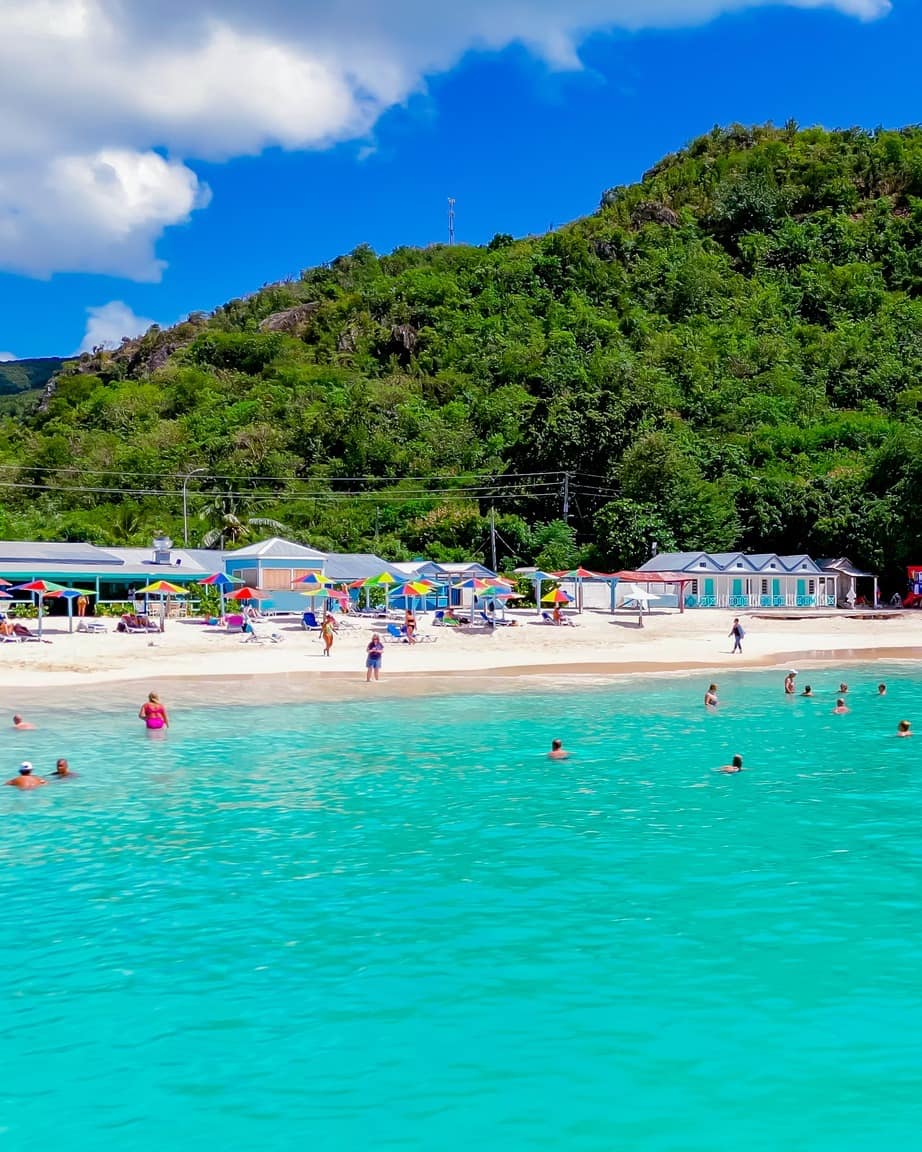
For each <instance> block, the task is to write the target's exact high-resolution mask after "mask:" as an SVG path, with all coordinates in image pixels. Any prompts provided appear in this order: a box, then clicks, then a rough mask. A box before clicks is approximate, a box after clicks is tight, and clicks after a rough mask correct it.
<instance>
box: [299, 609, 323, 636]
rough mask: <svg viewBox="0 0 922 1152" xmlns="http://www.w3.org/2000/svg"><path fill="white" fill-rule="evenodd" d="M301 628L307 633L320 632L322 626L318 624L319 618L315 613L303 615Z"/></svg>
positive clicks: (304, 613)
mask: <svg viewBox="0 0 922 1152" xmlns="http://www.w3.org/2000/svg"><path fill="white" fill-rule="evenodd" d="M301 627H302V628H303V629H304V631H305V632H319V631H320V625H319V624H318V623H317V617H316V615H315V614H314V613H313V612H302V613H301Z"/></svg>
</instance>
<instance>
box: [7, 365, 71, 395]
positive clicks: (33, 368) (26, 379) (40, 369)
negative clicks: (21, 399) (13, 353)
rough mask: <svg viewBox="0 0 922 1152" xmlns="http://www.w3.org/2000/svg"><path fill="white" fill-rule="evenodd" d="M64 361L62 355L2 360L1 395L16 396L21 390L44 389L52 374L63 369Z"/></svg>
mask: <svg viewBox="0 0 922 1152" xmlns="http://www.w3.org/2000/svg"><path fill="white" fill-rule="evenodd" d="M63 363H64V360H63V358H62V357H60V356H40V357H36V358H35V359H32V360H3V361H0V396H16V395H18V394H19V393H20V392H33V391H38V390H40V389H43V388H44V387H45V385H46V384H47V383H48V381H49V380H50V379H51V378H52V376H54V375H55V373H57V372H60V371H61V366H62V364H63Z"/></svg>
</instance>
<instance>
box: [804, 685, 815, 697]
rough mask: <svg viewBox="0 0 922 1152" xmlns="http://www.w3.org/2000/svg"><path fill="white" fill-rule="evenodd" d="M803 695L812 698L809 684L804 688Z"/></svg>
mask: <svg viewBox="0 0 922 1152" xmlns="http://www.w3.org/2000/svg"><path fill="white" fill-rule="evenodd" d="M804 695H805V696H812V695H813V689H812V688H811V687H810V685H809V684H808V685H807V686H806V687H805V688H804Z"/></svg>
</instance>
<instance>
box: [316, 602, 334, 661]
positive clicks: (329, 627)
mask: <svg viewBox="0 0 922 1152" xmlns="http://www.w3.org/2000/svg"><path fill="white" fill-rule="evenodd" d="M335 635H336V621H335V620H334V619H333V617H332V616H331V615H330V613H329V612H328V613H327V614H326V616H325V617H324V618H323V624H322V625H321V628H320V639H321V640H322V641H323V654H324V656H329V655H330V654H331V653H332V651H333V638H334V636H335Z"/></svg>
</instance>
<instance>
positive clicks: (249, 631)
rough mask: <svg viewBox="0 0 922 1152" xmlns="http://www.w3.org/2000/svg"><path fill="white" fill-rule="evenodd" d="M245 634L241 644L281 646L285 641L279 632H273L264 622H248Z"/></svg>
mask: <svg viewBox="0 0 922 1152" xmlns="http://www.w3.org/2000/svg"><path fill="white" fill-rule="evenodd" d="M245 632H246V634H245V635H244V637H243V639H242V640H241V641H240V643H241V644H281V643H282V641H283V640H284V639H285V637H284V636H283V635H282V633H281V632H276V631H274V630H273V629H272V628H271V627H270V626H269V625H268V624H266V623H265V622H264V621H259V620H250V621H249V623H248V624H247V626H246V630H245Z"/></svg>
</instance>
